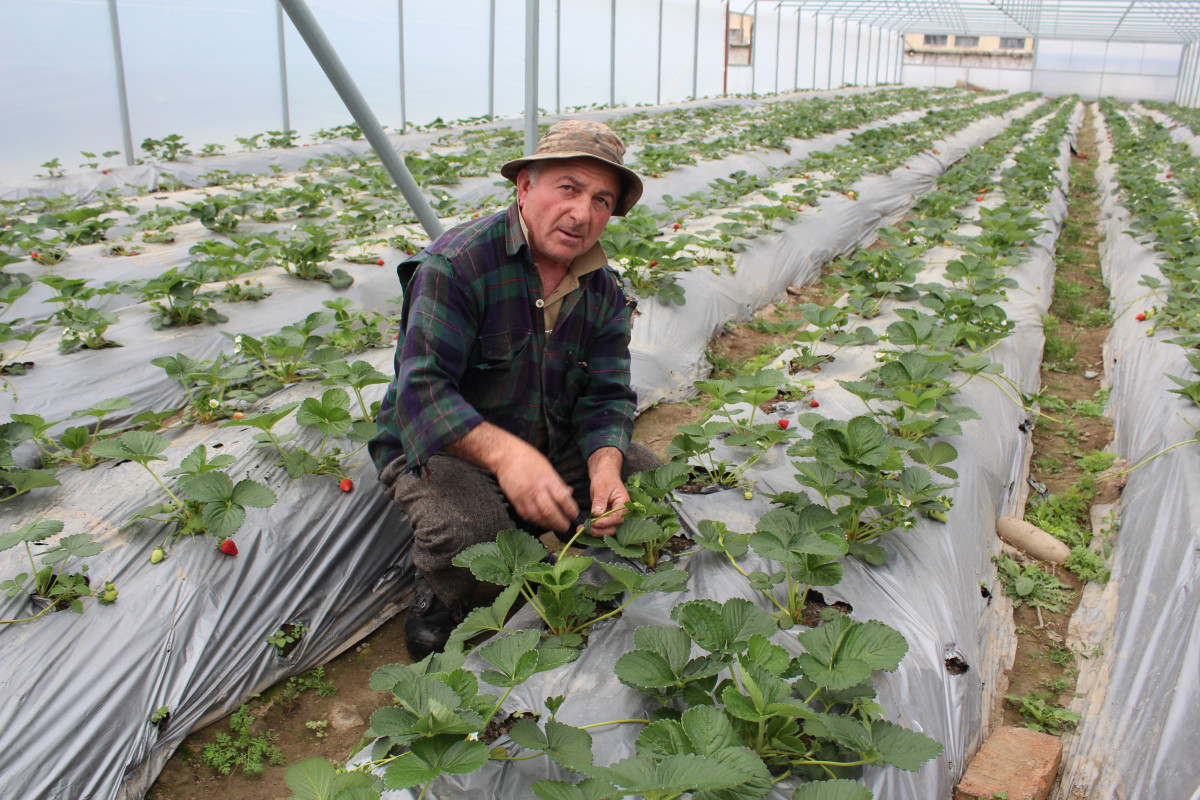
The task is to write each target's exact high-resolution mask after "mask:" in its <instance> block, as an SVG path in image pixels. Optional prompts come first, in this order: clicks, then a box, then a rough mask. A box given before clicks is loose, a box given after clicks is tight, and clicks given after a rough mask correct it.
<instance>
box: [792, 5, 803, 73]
mask: <svg viewBox="0 0 1200 800" xmlns="http://www.w3.org/2000/svg"><path fill="white" fill-rule="evenodd" d="M802 16H803V15H802V14H801V13H800V8H799V7H797V8H796V74H795V76H793V78H792V89H793V90H794V91H799V89H800V18H801V17H802Z"/></svg>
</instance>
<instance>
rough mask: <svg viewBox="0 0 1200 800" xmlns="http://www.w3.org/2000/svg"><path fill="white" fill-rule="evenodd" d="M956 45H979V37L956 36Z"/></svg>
mask: <svg viewBox="0 0 1200 800" xmlns="http://www.w3.org/2000/svg"><path fill="white" fill-rule="evenodd" d="M954 46H955V47H979V37H978V36H955V37H954Z"/></svg>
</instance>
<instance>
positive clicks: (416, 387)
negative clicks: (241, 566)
mask: <svg viewBox="0 0 1200 800" xmlns="http://www.w3.org/2000/svg"><path fill="white" fill-rule="evenodd" d="M624 153H625V145H624V144H623V143H622V142H621V139H620V138H619V137H618V136H617V135H616V134H615V133H614V132H613V131H612V130H611V129H610V128H608V127H607V126H606V125H602V124H600V123H598V122H589V121H582V120H574V121H567V122H559V123H557V124H555V125H552V126H550V129H549V130H548V131H547V132H546V135H545V136H544V137H543V138H542V139H541V141H540V142H539V143H538V147H537V150H536V152H534V154H533V155H531V156H526V157H524V158H518V159H516V160H514V161H510V162H509V163H507V164H505V165H504V166H503V167H502V168H501V170H500V172H501V174H502V175H504V176H505V177H506V178H508V179H509V180H511V181H513V182H514V183H515V184H516V187H517V199H516V201H515V202H514V203H513V204H512V205H511V206H509V208H508V209H507V210H505V211H502V212H500V213H498V214H494V215H492V216H490V217H488V218H486V219H481V220H475V221H472V222H468V223H465V224H463V225H459V226H457V227H456V228H454V229H452V230H450V231H448V232H447V233H446V234H444V235H443V236H441V237H439V238H438V240H437V241H436V242H434V243H433V244H432V245H430V246H429V247H428V248H426V249H425V250H423V251H422V252H420V253H418V254H417V255H416V256H414V257H412V258H411V259H409V260H407V261H405V262H404V263H402V264H401V265H400V267H399V268H398V273H399V275H400V280H401V283H402V284H403V285H404V305H403V311H402V315H401V332H400V337H399V339H398V341H397V344H396V378H395V379H394V380H393V381H392V384H391V386H390V387H389V388H388V392H387V395H386V397H385V398H384V401H383V404H382V406H381V408H380V411H379V416H378V419H377V421H378V423H379V434H378V435H377V436H376V437H375V439H373V440H372V442H371V445H370V451H371V455H372V458H373V459H374V461H375V464H376V467H377V468H378V469H379V471H380V481H381V482H382V483H383V485H384V487H385V491H387V492H388V493H389V494H390V495H391V497H392V498H393V499H394V500H395V501H396V502H397V503H398V504H400V506H401V507H402V508H403V509H404V510H405V512H406V513H407V514H408V516H409V518H410V519H411V521H412V525H413V531H414V544H413V557H412V558H413V566H414V567H415V568H416V573H417V574H416V591H415V598H414V601H413V606H412V607H411V608H410V609H409V612H408V619H407V622H406V626H405V638H406V642H407V644H408V649H409V652H410V654H411V655H412V657H413V658H414V659H420V658H423V657H424V656H425V655H427V654H428V653H431V652H434V651H437V650H440V649H442V647H443V646H444V645H445V643H446V640H447V638H448V637H449V635H450V632H451V631H452V630H453V629H454V627H455V626H456V625H457V624H458V622H460V621H461V620H462V618H463V616H465V614H466V612H467V611H468V610H469V609H470V607H471V600H472V597H473V594H474V592H475V587H476V580H475V578H474V576H472V575H471V574H470V572H469V571H468V570H465V569H462V568H460V567H455V566H453V564H452V563H451V560H452V559H453V557H454V556H455V555H457V554H458V553H460V552H462V551H463V550H465V549H466V548H467V547H470V546H471V545H474V544H477V543H479V542H485V541H492V540H494V539H495V538H496V534H497V533H498V532H499V531H501V530H505V529H508V528H521V529H525V530H528V531H530V532H532V533H534V534H540V533H543V532H545V531H548V530H549V531H555V532H557V533H559V534H563V535H569V533H570V532H571V531H572V530H573V528H574V526H576V525H578V524H581V523H582V521H583V520H584V519H586V517H587V512H589V511H590V513H591V515H592V516H593V517H595V516H598V515H600V514H604V513H606V512H614V513H612V514H611V515H609V516H606V517H604V518H603V519H600V520H598V521H597V522H596V523H595V525H594V527H593V529H592V533H593V534H595V535H609V534H612V533H613V532H614V531H615V530H616V528H617V526H618V525H619V524H620V521H621V520H620V518H621V513H620V511H619V509H621V508H622V507H623V506H624V504H625V503H626V502H627V501H628V499H629V495H628V493H627V492H626V490H625V486H624V480H623V478H624V477H626V476H628V475H630V474H632V473H633V472H637V471H641V470H646V469H652V468H654V467H655V466H658V463H659V462H658V459H657V458H656V457H655V456H654V455H653V454H652V453H651V452H650V451H649V450H648V449H646V448H645V447H643V446H641V445H638V444H636V443H631V438H630V437H631V434H632V431H633V418H634V412H635V406H636V398H635V395H634V392H633V390H632V389H631V388H630V385H629V336H630V325H631V322H632V314H633V306H632V304H631V303H630V302H628V301H627V299H626V298H625V295H624V294H623V292H622V291H621V285H620V279H619V278H618V276H617V275H616V274H615V273H614V272H613V271H612V270H610V269H608V268H607V259H606V257H605V255H604V251H603V249H601V247H600V245H599V239H600V234H601V232H602V231H603V230H604V226H605V225H606V224H607V223H608V219H609V217H610V216H611V215H613V214H616V215H618V216H623V215H625V214H626V213H627V212H628V211H629V209H630V208H631V207H632V206H633V205H634V204H635V203H636V202H637V201H638V198H639V197H640V196H641V193H642V184H641V180H640V179H639V178H638V176H637V174H636V173H634V172H633V171H632V170H630V169H628V168H627V167H625V166H624V163H623V161H622V159H623V156H624Z"/></svg>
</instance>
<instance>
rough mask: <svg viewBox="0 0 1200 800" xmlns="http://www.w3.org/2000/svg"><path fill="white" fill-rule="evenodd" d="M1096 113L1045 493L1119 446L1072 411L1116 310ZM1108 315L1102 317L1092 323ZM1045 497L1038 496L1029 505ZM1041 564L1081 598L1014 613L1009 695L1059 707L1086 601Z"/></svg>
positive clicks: (1035, 464) (1070, 237)
mask: <svg viewBox="0 0 1200 800" xmlns="http://www.w3.org/2000/svg"><path fill="white" fill-rule="evenodd" d="M1091 113H1092V112H1091V107H1090V106H1089V107H1088V110H1087V114H1086V116H1085V118H1084V121H1083V124H1082V126H1081V128H1080V133H1079V141H1078V143H1077V152H1076V153H1075V154H1073V157H1072V159H1071V170H1072V174H1071V187H1070V191H1069V193H1068V210H1067V220H1068V221H1067V225H1066V227H1065V228H1064V230H1063V234H1062V236H1061V237H1060V239H1059V242H1058V248H1057V261H1058V264H1057V279H1056V281H1055V287H1056V288H1055V296H1054V301H1053V303H1052V304H1051V307H1050V316H1051V317H1052V318H1053V321H1052V322H1050V323H1049V324H1048V325H1047V330H1048V334H1047V338H1050V337H1051V336H1053V337H1056V339H1057V340H1058V341H1061V342H1066V343H1068V346H1067V348H1066V350H1065V351H1058V352H1054V351H1053V348H1051V347H1049V346H1048V347H1047V351H1046V353H1045V354H1044V360H1043V364H1042V376H1041V377H1042V387H1043V389H1042V394H1043V397H1047V398H1057V400H1058V401H1060V402H1058V403H1055V404H1054V405H1055V406H1056V407H1063V406H1065V409H1066V410H1064V411H1060V412H1053V413H1049V414H1047V415H1040V416H1039V417H1038V418H1037V420H1036V424H1035V426H1034V429H1033V448H1034V449H1033V460H1032V469H1031V479H1032V481H1033V483H1034V484H1035V485H1037V484H1040V485H1042V486H1044V487H1045V494H1047V495H1052V494H1060V495H1061V494H1064V493H1066V492H1068V491H1069V490H1071V489H1072V487H1075V486H1077V484H1078V482H1079V481H1080V479H1081V478H1083V477H1084V476H1085V472H1084V470H1083V469H1082V468H1081V466H1080V463H1079V459H1080V457H1082V456H1083V455H1085V454H1086V453H1087V452H1089V451H1092V450H1104V449H1106V448H1107V446H1108V445H1109V443H1110V442H1111V441H1112V422H1111V421H1110V420H1109V419H1107V418H1105V417H1094V418H1093V417H1088V416H1085V415H1083V414H1076V413H1072V409H1073V407H1074V404H1075V403H1077V402H1088V401H1094V400H1095V399H1096V397H1097V393H1098V390H1099V389H1100V385H1101V380H1102V379H1103V371H1104V361H1103V354H1102V347H1103V345H1104V340H1105V339H1106V338H1107V337H1108V334H1109V330H1110V327H1111V326H1110V325H1109V324H1087V323H1088V319H1089V318H1088V312H1089V311H1092V310H1096V311H1101V310H1104V309H1107V308H1108V290H1107V289H1106V288H1105V287H1104V284H1103V282H1102V280H1101V277H1100V266H1099V265H1100V259H1099V253H1098V249H1097V243H1098V234H1097V230H1096V224H1095V223H1096V187H1095V178H1094V174H1095V160H1094V159H1095V155H1094V153H1095V149H1094V148H1095V140H1094V135H1093V130H1092V125H1091ZM1102 318H1103V317H1102V316H1101V315H1097V316H1096V317H1094V318H1093V320H1098V319H1102ZM1055 326H1056V329H1055ZM1070 343H1073V344H1074V348H1075V349H1074V354H1073V355H1070V356H1069V357H1066V356H1065V353H1069V352H1070ZM1055 356H1059V357H1058V358H1055ZM1043 405H1045V403H1043ZM1094 491H1095V494H1094V496H1093V497H1092V498H1091V501H1090V502H1091V503H1092V504H1093V505H1097V504H1111V503H1115V502H1116V501H1117V497H1118V495H1119V491H1120V484H1119V483H1118V482H1117V481H1115V480H1101V481H1097V482H1096V485H1095V489H1094ZM1039 494H1041V493H1040V492H1039ZM1037 500H1038V498H1037V497H1035V496H1032V497H1031V498H1030V503H1033V502H1036V501H1037ZM1042 566H1043V569H1045V570H1046V571H1047V572H1050V573H1051V574H1052V575H1054V576H1055V577H1057V578H1058V579H1059V580H1060V581H1062V582H1063V583H1065V584H1067V586H1069V587H1070V589H1071V592H1072V594H1073V598H1074V599H1073V600H1072V602H1071V603H1069V604H1068V605H1067V607H1066V609H1065V610H1064V611H1063V612H1061V613H1053V612H1049V611H1045V610H1043V611H1041V612H1040V613H1039V611H1038V609H1035V608H1031V607H1029V606H1027V605H1022V606H1021V607H1019V608H1017V609H1015V610H1014V612H1013V618H1014V622H1015V624H1016V628H1017V653H1016V657H1015V659H1014V663H1013V666H1012V669H1011V670H1009V673H1008V689H1007V694H1009V695H1015V696H1025V695H1027V694H1028V693H1030V692H1038V693H1040V694H1042V695H1044V696H1046V698H1047V700H1048V702H1050V703H1051V704H1053V705H1056V706H1059V707H1066V706H1067V705H1068V704H1069V703H1070V701H1071V698H1072V696H1073V694H1074V691H1075V682H1076V678H1077V676H1078V674H1079V669H1078V660H1079V659H1080V658H1086V657H1087V654H1086V653H1074V652H1072V651H1071V650H1070V649H1069V648H1067V647H1066V644H1065V642H1066V634H1067V625H1068V623H1069V621H1070V618H1071V614H1073V613H1074V611H1075V609H1076V607H1077V606H1078V604H1079V597H1080V594H1081V589H1082V582H1081V581H1080V580H1079V579H1078V578H1077V577H1076V576H1075V575H1074V574H1073V573H1071V572H1069V571H1067V570H1066V569H1063V568H1055V567H1053V566H1051V565H1042ZM1027 721H1028V720H1026V719H1025V718H1024V717H1022V716H1021V714H1020V712H1019V710H1018V706H1017V704H1015V703H1012V702H1007V703H1004V709H1003V724H1005V725H1021V724H1024V723H1025V722H1027Z"/></svg>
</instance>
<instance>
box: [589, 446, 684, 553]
mask: <svg viewBox="0 0 1200 800" xmlns="http://www.w3.org/2000/svg"><path fill="white" fill-rule="evenodd" d="M690 474H691V470H690V469H689V467H688V465H687V464H684V463H682V462H679V461H671V462H668V463H667V464H664V465H663V466H661V467H659V468H657V469H654V470H650V471H648V472H638V473H635V474H634V475H631V476H630V477H629V480H627V481H626V482H625V485H626V489H627V490H628V491H629V502H628V503H626V505H625V508H626V511H625V516H624V517H623V519H622V521H621V524H620V525H619V526H618V527H617V530H616V531H615V532H614V533H613V534H612V535H610V536H602V537H599V538H597V537H592V536H583V535H581V536H579V537H578V539H577V540H576V541H577V543H578V544H579V545H580V546H589V547H608V548H610V549H611V550H612V551H613V552H614V553H616V554H618V555H621V556H625V557H626V558H636V559H638V560H640V561H641V562H642V563H643V564H645V565H646V566H647V567H648V568H649V569H655V568H657V567H658V562H659V560H660V559H661V558H662V556H663V552H664V551H665V550H666V548H667V546H668V544H669V543H670V542H671V540H672V539H673V538H674V537H675V536H677V535H678V534H679V532H680V530H681V528H682V525H681V524H680V521H679V514H678V513H677V512H676V511H675V508H674V505H673V504H674V501H675V496H674V490H675V489H678V488H679V487H680V486H682V485H683V484H684V483H685V482H687V479H688V476H689V475H690Z"/></svg>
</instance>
